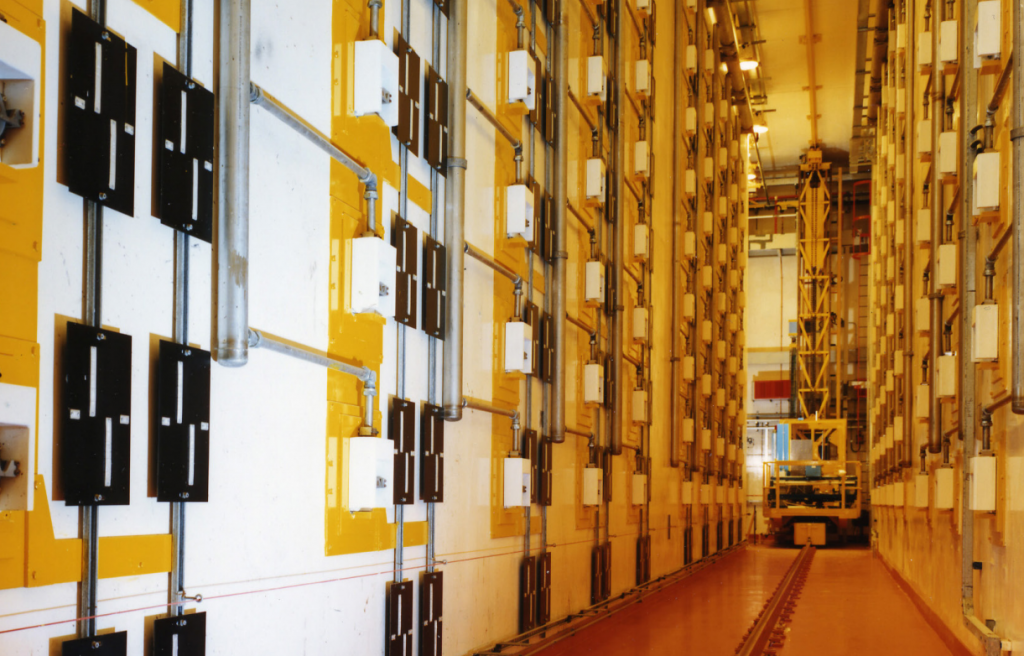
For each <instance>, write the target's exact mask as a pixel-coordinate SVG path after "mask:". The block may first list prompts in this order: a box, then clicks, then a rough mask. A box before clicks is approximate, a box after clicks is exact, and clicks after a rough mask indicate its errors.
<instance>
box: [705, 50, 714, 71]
mask: <svg viewBox="0 0 1024 656" xmlns="http://www.w3.org/2000/svg"><path fill="white" fill-rule="evenodd" d="M704 70H705V71H707V72H708V73H714V71H715V51H714V50H712V49H711V48H708V49H707V50H705V51H704Z"/></svg>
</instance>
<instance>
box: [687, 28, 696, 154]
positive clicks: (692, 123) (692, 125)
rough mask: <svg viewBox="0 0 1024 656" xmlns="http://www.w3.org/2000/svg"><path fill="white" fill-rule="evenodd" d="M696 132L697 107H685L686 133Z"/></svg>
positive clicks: (690, 134) (691, 134)
mask: <svg viewBox="0 0 1024 656" xmlns="http://www.w3.org/2000/svg"><path fill="white" fill-rule="evenodd" d="M691 47H692V46H691ZM696 132H697V108H696V107H687V108H686V134H687V135H689V136H691V137H692V136H693V135H694V134H696Z"/></svg>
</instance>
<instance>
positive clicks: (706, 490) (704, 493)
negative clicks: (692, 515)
mask: <svg viewBox="0 0 1024 656" xmlns="http://www.w3.org/2000/svg"><path fill="white" fill-rule="evenodd" d="M698 485H699V489H700V493H699V495H698V496H699V497H700V502H701V504H702V505H705V506H706V505H708V504H709V503H711V486H710V485H704V484H703V483H699V484H698Z"/></svg>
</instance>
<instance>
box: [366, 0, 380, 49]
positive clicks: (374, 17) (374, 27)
mask: <svg viewBox="0 0 1024 656" xmlns="http://www.w3.org/2000/svg"><path fill="white" fill-rule="evenodd" d="M382 5H383V3H382V2H381V0H370V1H369V2H368V3H367V6H368V7H369V8H370V38H371V39H377V38H379V37H380V34H379V33H380V8H381V6H382Z"/></svg>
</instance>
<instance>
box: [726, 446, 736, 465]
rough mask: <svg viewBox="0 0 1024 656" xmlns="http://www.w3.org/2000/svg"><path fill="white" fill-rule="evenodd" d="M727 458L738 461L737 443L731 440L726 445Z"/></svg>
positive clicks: (728, 460) (729, 460)
mask: <svg viewBox="0 0 1024 656" xmlns="http://www.w3.org/2000/svg"><path fill="white" fill-rule="evenodd" d="M725 459H726V461H727V462H735V461H736V445H735V444H733V443H731V442H730V443H729V444H726V445H725Z"/></svg>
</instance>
